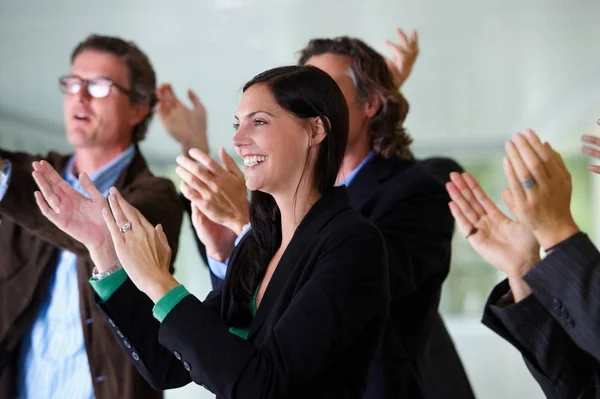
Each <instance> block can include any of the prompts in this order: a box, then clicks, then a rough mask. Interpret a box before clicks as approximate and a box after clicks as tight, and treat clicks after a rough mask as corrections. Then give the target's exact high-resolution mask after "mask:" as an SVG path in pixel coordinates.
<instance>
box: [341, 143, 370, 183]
mask: <svg viewBox="0 0 600 399" xmlns="http://www.w3.org/2000/svg"><path fill="white" fill-rule="evenodd" d="M374 156H375V152H374V151H370V152H369V153H368V154H367V156H366V157H365V159H363V160H362V162H361V163H360V164H358V166H357V167H356V168H354V169H353V170H352V172H350V173H348V175H347V176H346V177H345V178H344V180H342V181H341V182H340V183H339V184H338V186H349V185H350V183H352V180H354V178H355V177H356V175H357V174H358V172H360V170H361V169H362V168H363V167H364V166H365V165H366V164H367V163H369V161H370V160H371V159H373V157H374Z"/></svg>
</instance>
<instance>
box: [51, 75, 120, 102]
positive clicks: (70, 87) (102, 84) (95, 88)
mask: <svg viewBox="0 0 600 399" xmlns="http://www.w3.org/2000/svg"><path fill="white" fill-rule="evenodd" d="M58 82H59V84H60V90H61V91H62V92H63V93H64V94H77V93H79V92H80V91H81V89H82V88H83V86H85V88H86V90H87V92H88V93H89V95H90V96H92V97H94V98H104V97H106V96H108V95H109V94H110V88H111V87H113V86H114V87H116V88H117V89H119V90H120V91H121V92H123V93H125V94H127V95H128V96H130V97H131V90H127V89H125V88H124V87H121V86H119V85H118V84H116V83H115V82H113V81H112V80H110V79H108V78H96V79H82V78H80V77H79V76H75V75H69V76H61V77H60V78H59V79H58Z"/></svg>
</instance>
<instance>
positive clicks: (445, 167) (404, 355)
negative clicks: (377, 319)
mask: <svg viewBox="0 0 600 399" xmlns="http://www.w3.org/2000/svg"><path fill="white" fill-rule="evenodd" d="M456 169H457V170H460V166H458V164H456V163H455V162H454V161H452V160H448V159H443V158H439V159H435V160H432V161H428V162H426V163H422V162H419V161H414V160H401V159H398V158H391V159H384V158H382V157H380V156H375V158H373V160H372V161H371V162H369V163H367V164H366V165H365V166H364V167H363V169H361V170H360V171H359V173H358V174H357V175H356V177H355V178H354V180H353V181H352V183H351V184H350V186H349V192H350V199H351V203H352V206H353V207H354V209H356V210H358V211H360V212H361V213H362V214H363V215H364V216H366V217H367V218H368V219H369V220H371V221H372V222H373V223H374V224H375V225H376V226H377V227H378V228H379V229H380V231H381V232H382V234H383V237H384V239H385V242H386V247H387V249H388V257H389V268H390V293H391V296H392V300H391V305H390V317H389V320H388V325H387V327H386V331H385V333H384V337H383V341H382V345H381V347H380V350H379V352H378V354H377V356H376V359H375V361H374V363H373V366H372V368H371V372H370V375H369V381H368V390H367V394H366V396H365V397H366V398H369V399H370V398H411V399H412V398H423V397H425V395H426V394H425V393H426V391H428V390H426V387H425V381H424V376H425V366H426V363H427V349H428V345H429V338H430V336H431V334H432V330H433V329H434V328H435V329H436V334H435V336H436V337H437V338H438V344H439V345H436V347H439V346H440V345H441V346H442V347H443V348H444V355H442V356H441V357H438V359H437V360H438V361H440V363H438V364H435V363H434V364H432V363H429V365H428V366H429V368H432V367H434V368H437V369H438V370H439V371H440V373H450V374H454V373H455V372H456V371H458V379H457V381H451V384H452V383H454V382H456V383H457V384H456V386H461V387H464V385H465V384H466V387H467V389H466V390H465V389H462V388H461V389H460V390H459V391H460V392H467V396H464V395H463V396H461V395H460V394H459V395H456V396H450V395H449V393H448V389H450V390H451V389H452V386H453V385H446V386H444V387H443V389H442V387H439V391H438V390H437V389H435V390H433V391H431V392H433V395H432V396H428V397H434V398H435V397H437V396H436V394H437V393H438V392H439V393H440V394H442V395H444V396H442V397H444V398H448V397H452V398H464V397H467V398H469V397H472V392H471V391H470V387H469V384H468V380H467V379H466V375H465V374H464V371H462V366H461V365H460V360H459V359H458V356H457V355H456V352H455V350H454V346H453V345H452V341H451V340H450V337H449V335H448V334H447V332H446V329H445V327H444V324H443V322H442V321H441V318H440V316H439V314H438V311H437V309H438V305H439V301H440V294H441V287H442V283H443V281H444V279H445V278H446V276H447V274H448V271H449V268H450V253H451V241H452V235H453V231H454V220H453V218H452V215H451V214H450V211H449V208H448V202H449V201H450V198H449V196H448V194H447V192H446V189H445V187H444V181H445V180H447V176H448V175H449V173H450V171H453V170H456ZM438 175H439V176H438ZM443 175H445V176H446V177H445V178H440V176H443ZM440 341H441V342H440ZM448 345H450V349H451V350H450V351H448V350H447V348H448ZM440 353H441V352H440ZM448 353H449V355H448ZM448 356H450V358H449V359H451V361H447V359H448ZM436 363H437V361H436ZM448 364H458V365H459V366H460V368H459V369H458V370H448V369H443V370H442V369H441V367H446V366H447V365H448ZM461 371H462V373H461ZM382 377H383V378H382ZM448 379H451V378H445V379H443V380H445V381H447V380H448ZM469 393H470V395H468V394H469Z"/></svg>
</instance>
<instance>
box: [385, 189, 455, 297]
mask: <svg viewBox="0 0 600 399" xmlns="http://www.w3.org/2000/svg"><path fill="white" fill-rule="evenodd" d="M415 184H417V180H415ZM418 184H419V185H420V187H419V188H417V187H416V186H415V187H413V188H414V190H412V189H411V188H406V191H408V192H410V191H411V190H412V191H413V192H416V193H418V194H416V195H414V196H409V197H406V196H404V197H401V198H399V199H398V201H397V202H396V203H395V204H394V205H393V206H391V207H390V211H389V212H388V213H387V214H385V215H382V216H381V217H380V218H379V219H378V220H376V221H375V224H376V225H377V227H378V228H379V229H380V231H381V233H382V234H383V237H384V239H385V243H386V247H387V250H388V256H389V265H390V277H391V280H390V284H392V288H391V289H392V292H396V293H402V296H409V295H411V294H413V293H415V292H416V291H417V290H419V289H421V288H422V287H423V284H424V283H426V282H428V281H429V280H430V279H431V277H432V276H433V275H437V279H438V281H437V284H441V283H442V281H443V280H444V279H445V278H446V275H447V274H448V271H449V268H450V252H451V242H452V234H453V232H454V220H453V219H452V215H451V214H450V211H449V210H448V202H449V201H450V198H449V197H448V194H447V193H446V191H445V189H444V186H443V185H442V184H441V183H440V182H438V181H437V180H433V179H426V180H425V181H423V180H421V181H420V182H418Z"/></svg>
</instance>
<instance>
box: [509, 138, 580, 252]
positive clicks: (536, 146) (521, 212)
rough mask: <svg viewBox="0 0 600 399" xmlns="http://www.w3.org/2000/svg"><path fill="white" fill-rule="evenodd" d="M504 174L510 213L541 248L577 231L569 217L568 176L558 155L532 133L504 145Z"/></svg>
mask: <svg viewBox="0 0 600 399" xmlns="http://www.w3.org/2000/svg"><path fill="white" fill-rule="evenodd" d="M506 155H507V157H506V158H505V159H504V172H505V174H506V177H507V179H508V183H509V189H510V192H511V195H512V198H513V200H514V213H515V215H516V217H517V219H519V221H521V222H523V223H525V224H527V225H528V226H529V228H530V229H531V230H532V232H533V234H534V235H535V237H536V238H537V240H538V242H539V243H540V245H541V246H542V247H543V248H544V249H549V248H551V247H553V246H555V245H556V244H558V243H560V242H562V241H564V240H565V239H567V238H569V237H570V236H572V235H573V234H575V233H577V232H578V231H579V228H578V227H577V225H576V224H575V221H574V220H573V216H572V215H571V209H570V207H571V188H572V187H571V175H570V174H569V172H568V170H567V168H566V166H565V164H564V162H563V160H562V158H561V156H560V155H559V154H558V153H557V152H556V151H554V150H553V149H552V147H551V146H550V144H548V143H542V142H541V141H540V139H539V138H538V136H537V135H536V134H535V132H534V131H533V130H527V131H525V133H519V134H517V135H516V136H515V138H514V139H513V140H512V141H509V142H508V143H507V144H506Z"/></svg>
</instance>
